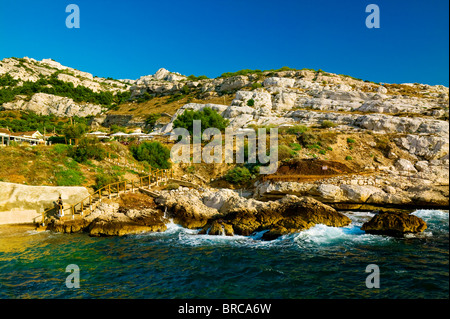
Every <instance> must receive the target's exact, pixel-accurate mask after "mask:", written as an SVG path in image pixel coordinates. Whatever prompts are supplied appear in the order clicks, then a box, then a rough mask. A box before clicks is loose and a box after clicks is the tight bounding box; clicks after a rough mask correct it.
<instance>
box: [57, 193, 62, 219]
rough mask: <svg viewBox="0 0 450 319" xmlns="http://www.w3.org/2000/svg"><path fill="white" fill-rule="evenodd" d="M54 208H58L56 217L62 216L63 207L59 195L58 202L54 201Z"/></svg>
mask: <svg viewBox="0 0 450 319" xmlns="http://www.w3.org/2000/svg"><path fill="white" fill-rule="evenodd" d="M56 207H57V208H58V216H59V217H62V216H64V210H63V207H64V205H63V201H62V197H61V194H59V197H58V200H57V201H56Z"/></svg>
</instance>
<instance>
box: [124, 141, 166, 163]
mask: <svg viewBox="0 0 450 319" xmlns="http://www.w3.org/2000/svg"><path fill="white" fill-rule="evenodd" d="M130 151H131V153H132V154H133V157H134V158H135V159H136V160H138V161H140V162H143V161H145V162H147V163H148V164H149V165H150V166H151V167H153V168H160V169H168V168H170V167H171V164H170V162H169V160H170V150H169V149H168V148H167V147H165V146H164V145H163V144H161V143H160V142H144V143H141V144H139V145H135V144H133V145H131V146H130Z"/></svg>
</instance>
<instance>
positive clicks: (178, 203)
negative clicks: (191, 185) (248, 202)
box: [155, 190, 219, 229]
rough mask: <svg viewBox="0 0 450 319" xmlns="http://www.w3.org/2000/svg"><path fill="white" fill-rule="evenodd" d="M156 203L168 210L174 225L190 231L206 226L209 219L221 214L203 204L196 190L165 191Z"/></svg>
mask: <svg viewBox="0 0 450 319" xmlns="http://www.w3.org/2000/svg"><path fill="white" fill-rule="evenodd" d="M155 202H156V203H157V204H158V205H159V206H160V208H161V209H166V208H167V215H168V217H169V218H172V219H173V221H174V223H176V224H179V225H181V226H183V227H186V228H190V229H194V228H201V227H203V226H205V225H206V223H207V222H208V220H209V219H211V218H212V217H213V216H216V215H218V214H219V212H218V210H217V209H215V208H212V207H208V206H206V205H205V204H204V203H203V201H202V200H201V198H200V195H199V192H198V191H196V190H188V191H186V192H185V191H181V192H180V191H176V190H173V191H164V192H162V193H161V196H160V197H159V198H157V199H156V200H155Z"/></svg>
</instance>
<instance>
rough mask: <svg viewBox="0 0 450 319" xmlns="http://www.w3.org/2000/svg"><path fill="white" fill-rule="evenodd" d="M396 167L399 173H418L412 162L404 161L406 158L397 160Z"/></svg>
mask: <svg viewBox="0 0 450 319" xmlns="http://www.w3.org/2000/svg"><path fill="white" fill-rule="evenodd" d="M395 167H396V168H397V169H398V170H399V171H405V172H417V170H416V168H415V167H414V165H413V163H411V162H410V161H408V160H406V159H404V158H400V159H398V160H397V162H396V163H395Z"/></svg>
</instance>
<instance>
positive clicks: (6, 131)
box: [0, 127, 11, 135]
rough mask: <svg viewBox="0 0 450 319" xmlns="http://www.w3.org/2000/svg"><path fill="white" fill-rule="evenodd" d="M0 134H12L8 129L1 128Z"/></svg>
mask: <svg viewBox="0 0 450 319" xmlns="http://www.w3.org/2000/svg"><path fill="white" fill-rule="evenodd" d="M0 133H3V134H7V135H10V134H11V131H10V130H8V129H6V128H1V127H0Z"/></svg>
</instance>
